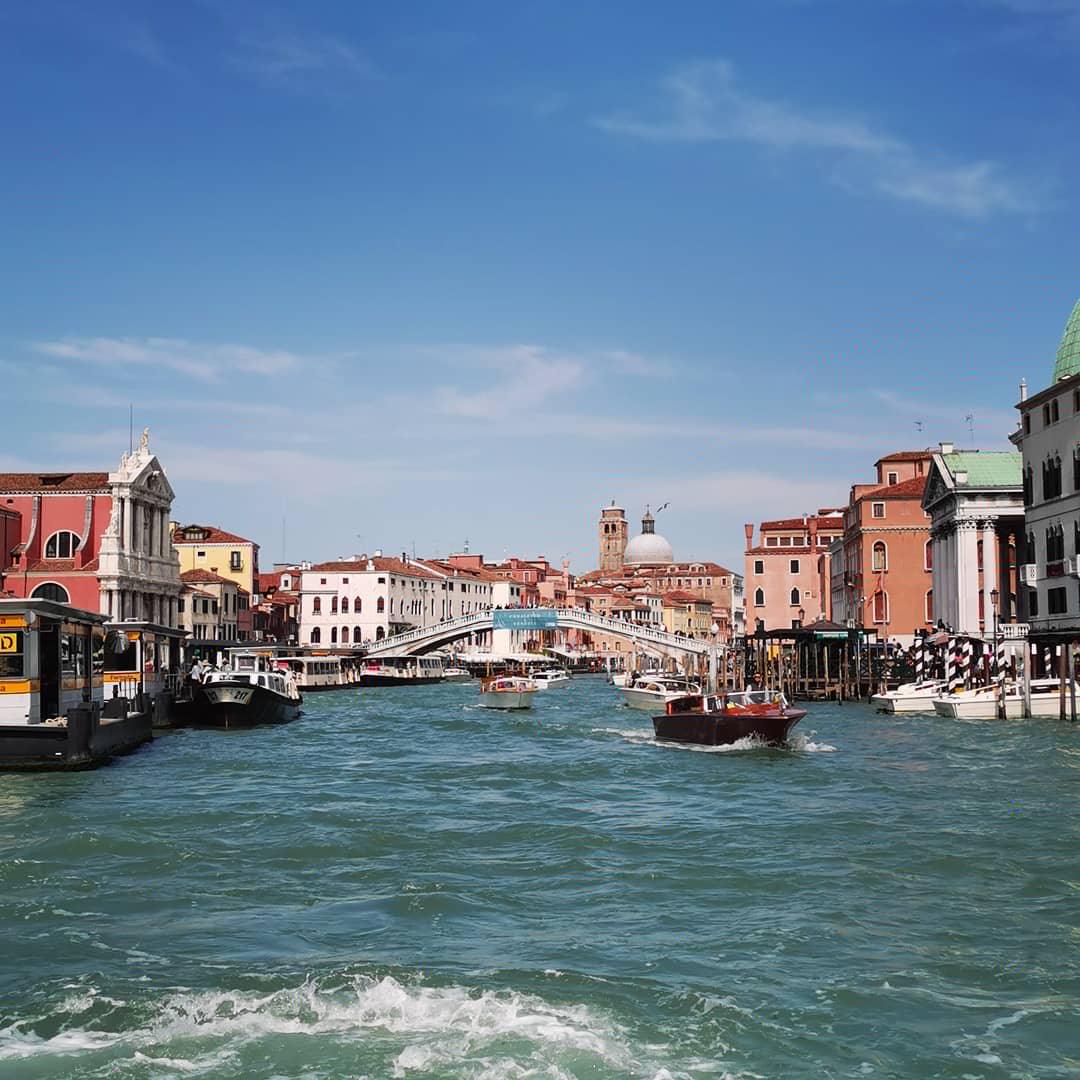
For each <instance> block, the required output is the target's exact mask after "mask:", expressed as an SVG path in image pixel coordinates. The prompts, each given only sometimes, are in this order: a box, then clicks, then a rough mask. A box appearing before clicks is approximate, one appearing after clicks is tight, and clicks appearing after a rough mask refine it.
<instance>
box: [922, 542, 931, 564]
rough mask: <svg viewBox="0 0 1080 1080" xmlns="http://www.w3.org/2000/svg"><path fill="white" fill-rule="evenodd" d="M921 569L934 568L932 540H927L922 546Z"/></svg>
mask: <svg viewBox="0 0 1080 1080" xmlns="http://www.w3.org/2000/svg"><path fill="white" fill-rule="evenodd" d="M923 569H924V570H933V569H934V541H933V540H927V541H926V546H925V547H924V548H923Z"/></svg>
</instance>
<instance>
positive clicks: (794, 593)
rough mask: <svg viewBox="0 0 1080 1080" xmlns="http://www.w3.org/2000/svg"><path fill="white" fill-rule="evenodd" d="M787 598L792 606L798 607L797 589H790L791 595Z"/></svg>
mask: <svg viewBox="0 0 1080 1080" xmlns="http://www.w3.org/2000/svg"><path fill="white" fill-rule="evenodd" d="M789 600H790V602H791V606H792V607H798V606H799V590H798V589H792V590H791V596H790V597H789Z"/></svg>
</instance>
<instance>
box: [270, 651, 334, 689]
mask: <svg viewBox="0 0 1080 1080" xmlns="http://www.w3.org/2000/svg"><path fill="white" fill-rule="evenodd" d="M274 664H275V666H276V667H277V669H278V670H279V671H291V672H292V673H293V676H294V678H295V679H296V685H297V688H298V689H300V690H301V691H304V690H337V689H340V688H341V687H343V686H345V685H347V682H346V678H345V674H344V672H343V670H342V666H341V657H340V656H330V655H329V654H327V655H324V656H316V655H308V654H300V653H297V654H293V655H288V654H285V655H281V654H279V655H277V656H276V657H275V658H274Z"/></svg>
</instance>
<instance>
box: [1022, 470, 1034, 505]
mask: <svg viewBox="0 0 1080 1080" xmlns="http://www.w3.org/2000/svg"><path fill="white" fill-rule="evenodd" d="M1032 477H1033V473H1032V469H1031V466H1030V465H1029V466H1028V467H1027V468H1026V469H1025V470H1024V505H1025V506H1030V505H1031V504H1032V502H1033V497H1034V490H1035V482H1034V480H1033V479H1032Z"/></svg>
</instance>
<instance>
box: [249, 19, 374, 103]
mask: <svg viewBox="0 0 1080 1080" xmlns="http://www.w3.org/2000/svg"><path fill="white" fill-rule="evenodd" d="M231 59H232V61H233V63H234V65H235V66H236V67H237V68H238V69H240V70H241V71H244V72H246V73H248V74H250V75H252V76H254V77H256V78H258V79H260V80H261V81H263V82H267V83H274V84H278V85H284V86H290V87H293V88H295V89H312V88H315V87H316V86H318V87H320V88H326V87H327V80H332V81H333V82H334V85H337V86H340V85H341V83H342V82H346V81H347V82H356V81H363V80H370V79H375V78H378V77H379V72H378V69H377V68H376V67H375V65H374V64H373V63H372V61H371V60H370V59H369V57H368V56H367V55H366V53H364V52H363V50H361V49H360V48H358V47H357V46H356V45H354V44H353V43H352V42H350V41H347V40H346V39H345V38H342V37H337V36H335V35H333V34H322V33H315V32H311V31H302V30H298V29H295V28H291V27H284V26H278V27H275V28H272V29H271V28H265V29H260V30H246V31H244V32H243V33H241V34H240V35H239V36H238V38H237V44H236V50H235V52H234V53H233V55H232V57H231Z"/></svg>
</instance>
